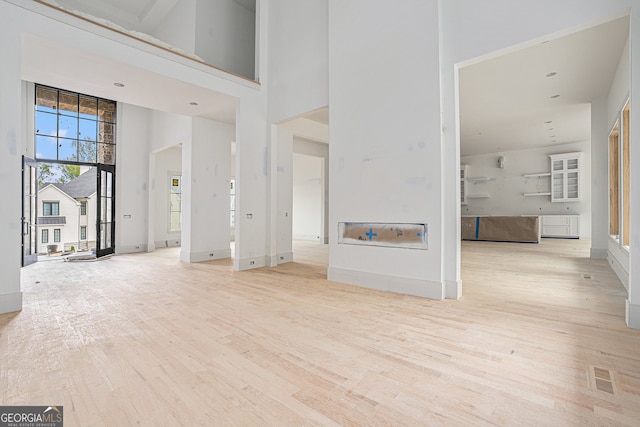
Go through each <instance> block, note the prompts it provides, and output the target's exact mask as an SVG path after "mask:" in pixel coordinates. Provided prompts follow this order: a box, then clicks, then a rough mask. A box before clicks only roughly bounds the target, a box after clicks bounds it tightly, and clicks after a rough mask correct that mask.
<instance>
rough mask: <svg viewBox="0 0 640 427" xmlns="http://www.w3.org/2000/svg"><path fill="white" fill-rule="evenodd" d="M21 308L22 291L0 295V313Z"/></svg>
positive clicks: (11, 311)
mask: <svg viewBox="0 0 640 427" xmlns="http://www.w3.org/2000/svg"><path fill="white" fill-rule="evenodd" d="M21 310H22V292H15V293H12V294H4V295H0V314H4V313H13V312H14V311H21Z"/></svg>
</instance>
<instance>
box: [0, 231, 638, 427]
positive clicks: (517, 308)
mask: <svg viewBox="0 0 640 427" xmlns="http://www.w3.org/2000/svg"><path fill="white" fill-rule="evenodd" d="M588 246H589V244H588V241H584V240H581V241H575V240H544V241H543V243H542V244H540V245H530V244H515V243H485V242H464V243H463V280H464V292H465V294H464V297H463V298H462V299H461V300H459V301H452V300H445V301H431V300H426V299H421V298H414V297H409V296H403V295H397V294H392V293H384V292H378V291H372V290H368V289H364V288H358V287H353V286H348V285H342V284H338V283H332V282H328V281H326V280H325V268H326V259H327V254H326V246H323V245H319V244H315V243H300V242H296V246H295V254H296V256H295V259H296V262H294V263H290V264H287V265H282V266H280V267H278V268H277V269H270V268H263V269H258V270H253V271H248V272H240V273H238V272H234V271H232V268H231V263H230V262H229V261H214V262H207V263H200V264H185V263H181V262H179V260H178V250H177V249H163V250H158V251H156V252H155V253H151V254H135V255H133V254H132V255H121V256H116V257H113V258H111V259H108V260H104V261H99V262H92V263H62V262H49V263H39V264H36V265H34V266H31V267H28V268H26V269H23V291H24V310H23V311H22V312H20V313H19V314H9V315H2V316H0V393H1V394H0V405H63V406H64V413H65V426H67V427H69V426H94V425H95V426H127V425H141V426H175V425H206V426H211V425H220V426H232V425H247V426H269V425H273V426H283V425H284V426H286V425H294V426H302V425H305V426H308V425H358V426H361V425H372V426H378V425H397V426H410V425H421V426H424V425H429V426H431V425H444V426H462V425H483V426H484V425H500V426H527V425H530V426H569V425H575V426H589V425H594V426H595V425H628V426H632V425H635V426H638V425H640V331H634V330H630V329H627V328H626V326H625V323H624V295H625V293H624V289H623V287H622V285H620V283H619V282H618V280H617V279H616V278H615V276H614V275H613V273H612V272H611V270H610V269H609V268H608V266H607V264H606V262H604V261H591V260H589V259H587V258H586V257H587V254H588V249H589V248H588ZM594 368H600V369H601V370H598V371H597V372H598V376H599V377H606V376H607V375H608V376H609V377H610V381H606V378H604V379H601V380H598V387H599V388H601V389H605V391H599V390H597V389H596V379H595V374H594V372H595V371H594ZM607 388H608V389H609V391H612V392H613V393H610V392H608V391H606V389H607Z"/></svg>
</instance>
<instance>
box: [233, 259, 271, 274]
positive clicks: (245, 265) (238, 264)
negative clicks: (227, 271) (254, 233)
mask: <svg viewBox="0 0 640 427" xmlns="http://www.w3.org/2000/svg"><path fill="white" fill-rule="evenodd" d="M266 262H267V259H266V257H264V256H257V257H253V258H244V259H238V258H234V260H233V268H234V270H236V271H243V270H252V269H254V268H260V267H265V266H266V265H267V264H266Z"/></svg>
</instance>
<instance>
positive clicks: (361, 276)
mask: <svg viewBox="0 0 640 427" xmlns="http://www.w3.org/2000/svg"><path fill="white" fill-rule="evenodd" d="M327 279H328V280H331V281H333V282H340V283H347V284H349V285H356V286H362V287H365V288H369V289H377V290H379V291H389V292H395V293H398V294H404V295H414V296H418V297H423V298H429V299H436V300H441V299H444V285H443V283H442V282H431V281H429V280H420V279H411V278H407V277H397V276H387V275H384V274H376V273H367V272H363V271H354V270H347V269H344V268H336V267H329V268H328V269H327Z"/></svg>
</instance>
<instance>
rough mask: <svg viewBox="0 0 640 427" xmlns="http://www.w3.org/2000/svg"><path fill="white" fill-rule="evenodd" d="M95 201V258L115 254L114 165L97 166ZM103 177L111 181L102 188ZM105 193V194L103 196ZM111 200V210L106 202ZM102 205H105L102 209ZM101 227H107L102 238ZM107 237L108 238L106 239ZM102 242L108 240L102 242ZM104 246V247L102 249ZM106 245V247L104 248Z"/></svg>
mask: <svg viewBox="0 0 640 427" xmlns="http://www.w3.org/2000/svg"><path fill="white" fill-rule="evenodd" d="M97 169H98V171H97V180H98V181H97V200H96V207H97V209H96V211H97V212H96V257H98V258H99V257H103V256H105V255H111V254H113V253H115V247H116V243H115V234H116V221H115V218H116V167H115V165H104V164H101V163H99V164H98V165H97ZM103 175H104V177H105V178H107V179H111V183H110V185H109V183H108V182H105V183H104V188H103ZM103 193H106V194H103ZM108 199H110V200H111V204H110V205H111V206H110V207H111V209H110V212H108V211H107V210H108V209H109V203H106V201H107V200H108ZM103 203H104V204H105V205H106V206H104V207H103ZM103 227H108V233H106V234H105V235H104V236H103V234H102V231H103ZM106 236H109V238H106ZM103 240H108V241H107V242H103ZM103 244H104V247H103ZM107 244H108V246H106V245H107Z"/></svg>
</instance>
